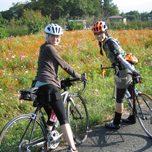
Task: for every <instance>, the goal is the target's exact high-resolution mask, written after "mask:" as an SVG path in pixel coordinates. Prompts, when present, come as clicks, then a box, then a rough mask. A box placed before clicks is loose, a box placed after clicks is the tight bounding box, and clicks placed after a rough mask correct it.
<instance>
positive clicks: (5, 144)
mask: <svg viewBox="0 0 152 152" xmlns="http://www.w3.org/2000/svg"><path fill="white" fill-rule="evenodd" d="M34 120H35V119H34V117H33V115H32V114H25V115H20V116H17V117H15V118H13V119H12V120H10V121H9V122H8V123H7V124H6V125H5V127H4V128H3V130H2V131H1V133H0V152H27V144H29V139H30V136H31V131H32V127H33V124H34ZM29 122H31V123H29ZM28 124H29V127H28V129H27V131H26V132H25V130H26V128H27V126H28ZM24 134H25V135H24ZM22 137H23V139H22ZM45 137H46V130H45V128H44V126H43V124H42V123H41V122H40V121H39V119H36V123H35V128H34V132H33V136H32V139H31V142H36V140H38V139H42V140H43V142H41V144H40V142H39V145H37V144H38V143H35V144H34V145H33V146H29V148H28V149H29V150H30V152H35V151H40V147H39V146H41V147H42V146H44V151H47V139H45Z"/></svg>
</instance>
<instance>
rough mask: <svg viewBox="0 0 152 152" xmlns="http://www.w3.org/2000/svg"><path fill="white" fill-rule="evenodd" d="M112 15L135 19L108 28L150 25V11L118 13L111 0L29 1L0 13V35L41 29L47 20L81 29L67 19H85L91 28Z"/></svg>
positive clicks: (151, 13) (18, 33) (47, 22)
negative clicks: (126, 23)
mask: <svg viewBox="0 0 152 152" xmlns="http://www.w3.org/2000/svg"><path fill="white" fill-rule="evenodd" d="M114 15H121V16H124V17H127V20H129V21H136V22H134V23H133V24H132V25H128V26H126V25H114V24H110V26H109V27H110V28H111V29H122V28H124V29H129V28H135V29H139V27H138V24H139V23H138V21H140V24H139V25H140V28H144V27H147V26H149V27H152V25H151V22H148V21H147V20H148V17H152V11H151V12H150V13H148V12H145V13H141V14H140V13H139V12H138V11H130V12H127V13H121V14H119V9H118V7H117V5H114V4H113V2H112V0H104V5H103V7H101V0H31V1H30V2H28V1H27V2H26V3H19V2H18V3H13V6H12V7H11V8H9V10H7V11H2V12H0V38H4V37H9V36H11V35H13V36H17V35H26V34H30V33H36V32H40V31H41V30H42V29H44V27H45V26H46V25H47V24H49V23H50V22H56V23H58V24H60V25H61V26H63V27H64V28H68V30H75V29H82V28H83V27H82V26H81V25H78V24H77V22H68V20H72V19H73V20H86V27H87V28H90V27H91V26H92V24H93V23H94V22H95V21H97V20H107V17H109V16H114ZM145 21H146V23H145ZM137 27H138V28H137Z"/></svg>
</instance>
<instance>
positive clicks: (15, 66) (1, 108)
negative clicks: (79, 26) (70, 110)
mask: <svg viewBox="0 0 152 152" xmlns="http://www.w3.org/2000/svg"><path fill="white" fill-rule="evenodd" d="M109 34H110V35H111V36H112V37H115V38H117V39H118V40H119V41H120V44H121V46H122V48H123V49H124V50H126V51H127V52H132V53H133V54H134V55H135V56H136V57H137V58H138V59H139V63H138V64H137V65H136V69H137V70H138V71H139V73H141V74H142V78H143V83H142V84H141V85H139V84H138V85H137V87H138V88H139V90H140V91H143V92H145V93H147V94H149V95H151V96H152V30H148V29H147V30H127V31H126V30H122V31H111V30H110V31H109ZM44 41H45V34H44V33H40V34H37V35H28V36H27V35H26V36H22V37H9V38H6V39H0V79H1V81H0V94H1V96H0V130H1V129H2V127H3V126H4V125H5V124H6V122H7V121H8V120H10V119H11V118H12V117H14V116H16V115H19V114H24V113H30V112H31V111H32V102H28V101H19V98H18V96H19V90H21V89H25V88H29V87H30V86H31V81H32V80H33V79H34V78H35V75H36V71H37V59H38V55H39V47H40V45H41V44H43V43H44ZM57 50H58V51H59V53H60V55H61V57H62V58H63V59H64V60H66V61H67V62H68V63H69V64H70V65H71V66H72V67H73V68H74V69H75V70H76V71H77V72H78V73H80V74H82V73H84V72H86V73H87V76H88V85H87V90H86V91H85V92H84V93H82V92H81V89H82V88H83V83H78V84H76V85H74V86H73V87H72V88H71V92H79V93H80V94H81V95H82V97H83V98H84V99H85V102H86V105H87V108H88V112H89V118H90V125H91V126H93V125H97V124H102V123H104V121H106V120H108V119H109V116H111V115H112V114H113V113H114V111H115V100H114V99H112V93H113V85H114V78H113V71H112V70H106V71H105V77H104V78H102V77H101V70H100V65H101V64H103V65H104V66H108V65H111V63H110V62H109V60H108V59H107V58H106V56H104V57H101V56H100V53H99V47H98V42H97V41H96V40H95V37H94V36H93V34H92V32H91V31H90V30H82V31H65V32H64V35H63V36H62V41H61V43H60V45H59V46H58V47H57ZM59 76H60V78H66V77H68V76H69V75H68V74H67V73H66V72H64V71H63V70H62V69H59Z"/></svg>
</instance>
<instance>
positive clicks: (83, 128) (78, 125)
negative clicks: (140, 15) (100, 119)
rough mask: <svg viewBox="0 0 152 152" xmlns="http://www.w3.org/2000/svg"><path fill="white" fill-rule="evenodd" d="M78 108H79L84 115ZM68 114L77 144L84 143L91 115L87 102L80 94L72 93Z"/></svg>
mask: <svg viewBox="0 0 152 152" xmlns="http://www.w3.org/2000/svg"><path fill="white" fill-rule="evenodd" d="M76 109H78V111H79V112H80V114H81V116H82V117H81V116H80V115H79V113H78V112H77V110H76ZM67 116H68V121H69V123H70V126H71V129H72V132H73V138H74V141H75V142H76V143H77V144H82V143H83V142H84V141H85V140H86V139H87V136H88V131H89V116H88V111H87V108H86V104H85V102H84V100H83V98H82V97H81V96H80V95H79V94H73V95H71V98H70V101H68V105H67Z"/></svg>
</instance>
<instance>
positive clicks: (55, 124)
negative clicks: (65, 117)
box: [52, 120, 59, 130]
mask: <svg viewBox="0 0 152 152" xmlns="http://www.w3.org/2000/svg"><path fill="white" fill-rule="evenodd" d="M58 125H59V121H58V120H56V122H54V124H53V129H52V130H54V129H56V128H57V127H58Z"/></svg>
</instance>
